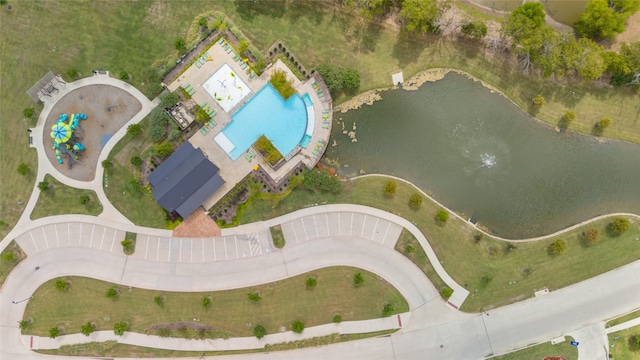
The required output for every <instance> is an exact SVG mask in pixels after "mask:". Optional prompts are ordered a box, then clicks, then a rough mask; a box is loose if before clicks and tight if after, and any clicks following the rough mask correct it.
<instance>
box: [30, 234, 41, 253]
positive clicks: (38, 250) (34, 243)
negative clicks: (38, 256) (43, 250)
mask: <svg viewBox="0 0 640 360" xmlns="http://www.w3.org/2000/svg"><path fill="white" fill-rule="evenodd" d="M29 235H31V241H33V246H35V247H36V252H40V249H38V244H36V239H34V238H33V233H32V232H31V231H29Z"/></svg>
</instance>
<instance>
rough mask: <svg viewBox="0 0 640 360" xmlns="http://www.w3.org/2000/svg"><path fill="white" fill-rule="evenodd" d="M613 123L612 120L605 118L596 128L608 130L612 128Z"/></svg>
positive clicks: (599, 121)
mask: <svg viewBox="0 0 640 360" xmlns="http://www.w3.org/2000/svg"><path fill="white" fill-rule="evenodd" d="M611 121H612V120H611V119H610V118H608V117H603V118H602V119H600V120H598V123H597V124H596V126H597V127H598V129H606V128H608V127H609V126H611Z"/></svg>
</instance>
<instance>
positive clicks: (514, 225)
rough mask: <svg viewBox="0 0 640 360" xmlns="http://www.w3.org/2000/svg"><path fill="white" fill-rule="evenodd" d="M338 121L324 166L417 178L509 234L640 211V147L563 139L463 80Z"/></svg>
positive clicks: (386, 98) (400, 95) (390, 99)
mask: <svg viewBox="0 0 640 360" xmlns="http://www.w3.org/2000/svg"><path fill="white" fill-rule="evenodd" d="M334 118H335V120H334V124H333V127H332V135H331V137H332V139H331V141H332V143H333V141H335V146H329V147H328V149H327V151H326V152H325V157H324V161H325V162H326V161H327V160H328V161H329V162H337V163H339V166H338V173H339V174H340V175H343V176H347V177H353V176H356V175H359V174H361V173H382V174H390V175H395V176H398V177H401V178H404V179H407V180H409V181H411V182H413V183H414V184H416V185H417V186H419V187H420V188H421V189H423V190H425V191H431V192H432V194H433V197H434V198H436V199H437V200H438V201H440V202H442V203H443V204H444V205H445V206H447V207H449V208H450V209H452V210H454V211H456V212H458V213H461V214H464V217H466V218H473V219H474V220H477V221H478V223H479V224H480V225H482V226H485V227H487V228H489V229H490V231H492V232H493V233H495V234H497V235H500V236H503V237H507V238H525V237H532V236H539V235H545V234H549V233H552V232H554V231H557V230H560V229H562V228H565V227H567V226H570V225H573V224H576V223H578V222H581V221H583V220H587V219H590V218H592V217H594V216H597V215H601V214H607V213H612V212H632V213H636V214H640V145H636V144H630V143H625V142H621V141H613V140H608V139H607V140H605V141H603V142H601V141H599V140H598V139H597V138H595V137H592V136H588V135H582V134H579V133H575V132H572V131H563V132H557V131H556V130H555V129H554V128H553V127H551V126H548V125H546V124H542V123H540V122H538V121H536V120H535V119H533V118H532V117H531V116H529V115H528V114H526V113H524V112H522V111H521V110H520V109H519V108H518V107H516V106H515V105H514V104H513V103H511V102H510V101H509V100H507V99H506V98H504V97H503V96H501V95H499V94H497V93H493V92H492V91H490V90H489V89H487V88H485V87H484V86H482V85H481V84H480V83H479V82H475V81H473V80H471V79H469V78H468V77H466V76H463V75H459V74H456V73H449V74H448V75H446V76H445V78H444V79H442V80H440V81H437V82H427V83H425V84H424V85H422V86H421V87H420V88H419V89H418V90H415V91H407V90H402V89H397V90H390V91H386V92H383V93H382V100H380V101H377V102H374V103H373V105H370V106H369V105H364V106H363V107H361V108H360V109H357V110H350V111H348V112H346V113H344V114H343V113H336V114H335V116H334ZM354 128H355V130H354ZM343 129H344V131H346V132H350V131H354V132H355V134H353V136H354V137H355V139H356V140H357V142H353V141H352V139H351V138H350V137H349V136H348V135H345V134H344V133H343Z"/></svg>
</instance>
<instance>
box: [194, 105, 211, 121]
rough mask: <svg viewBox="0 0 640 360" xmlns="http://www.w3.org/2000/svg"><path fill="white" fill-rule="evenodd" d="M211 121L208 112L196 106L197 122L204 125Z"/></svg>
mask: <svg viewBox="0 0 640 360" xmlns="http://www.w3.org/2000/svg"><path fill="white" fill-rule="evenodd" d="M209 120H211V117H210V116H209V114H207V112H206V111H204V110H203V109H202V108H201V107H200V106H199V105H196V121H197V122H199V123H201V124H204V123H206V122H208V121H209Z"/></svg>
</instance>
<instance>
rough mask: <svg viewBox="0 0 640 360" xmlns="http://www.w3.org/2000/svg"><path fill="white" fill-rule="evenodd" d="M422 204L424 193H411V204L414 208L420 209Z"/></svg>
mask: <svg viewBox="0 0 640 360" xmlns="http://www.w3.org/2000/svg"><path fill="white" fill-rule="evenodd" d="M420 205H422V195H420V193H414V194H413V195H411V197H410V198H409V206H410V207H412V208H414V209H418V208H419V207H420Z"/></svg>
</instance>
